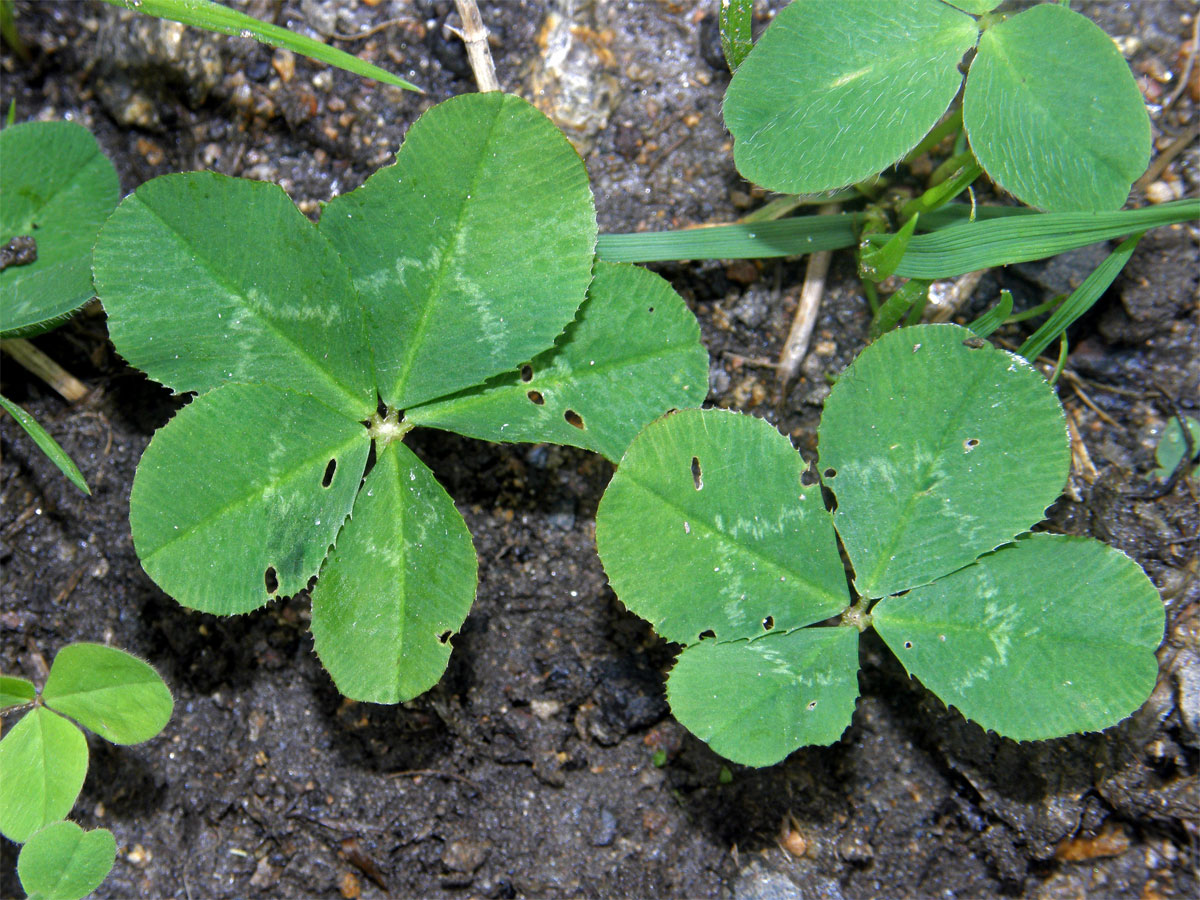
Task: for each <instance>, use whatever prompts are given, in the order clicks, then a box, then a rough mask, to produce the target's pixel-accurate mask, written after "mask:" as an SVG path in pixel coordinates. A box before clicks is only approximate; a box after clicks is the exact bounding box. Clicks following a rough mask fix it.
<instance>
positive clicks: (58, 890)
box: [17, 822, 117, 900]
mask: <svg viewBox="0 0 1200 900" xmlns="http://www.w3.org/2000/svg"><path fill="white" fill-rule="evenodd" d="M116 858H117V841H116V839H115V838H114V837H113V835H112V832H111V831H109V830H108V829H106V828H95V829H93V830H91V831H84V830H83V829H82V828H80V827H79V826H78V825H76V824H75V823H74V822H54V823H53V824H50V825H47V826H46V827H45V828H43V829H42V830H41V831H39V832H37V833H36V834H34V835H33V836H32V837H30V839H29V841H28V842H27V843H26V844H25V846H23V847H22V848H21V853H20V855H19V856H18V857H17V877H19V878H20V879H21V887H22V888H23V889H24V890H25V893H26V895H28V896H30V897H33V896H35V895H36V896H40V897H42V898H44V900H81V898H83V897H86V896H87V895H88V894H90V893H91V892H92V891H94V890H95V889H96V888H98V887H100V885H101V883H103V881H104V879H105V878H106V877H108V873H109V872H110V871H112V867H113V861H114V860H115V859H116Z"/></svg>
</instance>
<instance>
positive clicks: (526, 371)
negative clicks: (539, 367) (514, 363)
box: [521, 366, 533, 381]
mask: <svg viewBox="0 0 1200 900" xmlns="http://www.w3.org/2000/svg"><path fill="white" fill-rule="evenodd" d="M521 380H522V381H533V366H521Z"/></svg>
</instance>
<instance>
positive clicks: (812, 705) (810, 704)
mask: <svg viewBox="0 0 1200 900" xmlns="http://www.w3.org/2000/svg"><path fill="white" fill-rule="evenodd" d="M816 708H817V701H816V700H809V701H808V711H809V712H812V711H813V710H814V709H816Z"/></svg>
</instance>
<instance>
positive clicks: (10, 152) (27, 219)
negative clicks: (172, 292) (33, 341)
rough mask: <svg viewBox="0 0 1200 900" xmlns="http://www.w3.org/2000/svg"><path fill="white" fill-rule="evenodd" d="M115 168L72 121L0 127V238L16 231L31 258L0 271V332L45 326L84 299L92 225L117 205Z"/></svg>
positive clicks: (8, 334) (88, 292)
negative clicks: (28, 240)
mask: <svg viewBox="0 0 1200 900" xmlns="http://www.w3.org/2000/svg"><path fill="white" fill-rule="evenodd" d="M118 190H119V187H118V184H117V172H116V170H115V169H114V168H113V166H112V163H110V162H109V161H108V159H107V158H106V157H105V156H104V154H103V153H102V152H101V151H100V145H99V144H97V143H96V139H95V138H94V137H92V135H91V132H89V131H88V130H87V129H86V128H84V127H83V126H82V125H77V124H75V123H73V122H26V123H23V124H21V125H10V126H9V127H8V128H5V129H4V130H3V131H0V245H4V244H7V243H8V242H9V241H10V240H12V239H13V238H14V237H17V236H19V235H24V236H30V237H32V238H33V239H34V241H35V242H36V244H37V261H36V262H33V263H30V264H28V265H12V266H9V267H8V268H6V269H4V270H3V271H0V337H5V338H13V337H24V336H28V335H33V334H39V333H40V332H43V331H48V330H49V329H51V328H53V327H54V326H55V325H57V324H58V323H59V322H61V321H63V320H64V319H65V318H66V317H67V316H69V315H70V314H71V313H72V312H74V311H75V310H76V309H78V308H79V307H80V306H82V305H83V304H84V303H86V302H87V301H88V300H90V299H91V297H92V295H93V293H94V291H93V290H92V272H91V253H92V244H93V243H95V241H96V232H97V231H99V230H100V226H101V225H102V224H104V220H105V219H107V218H108V214H109V213H111V212H112V211H113V207H115V206H116V205H117V197H118Z"/></svg>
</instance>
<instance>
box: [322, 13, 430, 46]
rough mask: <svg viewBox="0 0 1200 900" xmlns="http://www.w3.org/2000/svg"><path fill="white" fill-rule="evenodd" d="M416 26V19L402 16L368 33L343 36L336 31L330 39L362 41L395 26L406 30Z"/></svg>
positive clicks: (375, 26)
mask: <svg viewBox="0 0 1200 900" xmlns="http://www.w3.org/2000/svg"><path fill="white" fill-rule="evenodd" d="M415 24H417V20H416V19H411V18H408V17H406V16H400V17H399V18H396V19H388V20H387V21H386V22H380V23H379V24H378V25H374V26H372V27H371V28H368V29H367V30H366V31H360V32H358V33H357V34H343V33H342V32H340V31H335V32H334V33H333V34H331V35H330V37H332V38H336V39H337V40H339V41H361V40H363V38H369V37H370V36H371V35H373V34H379V32H381V31H383V30H384V29H385V28H391V27H392V26H393V25H403V26H404V27H405V28H409V27H411V26H413V25H415Z"/></svg>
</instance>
